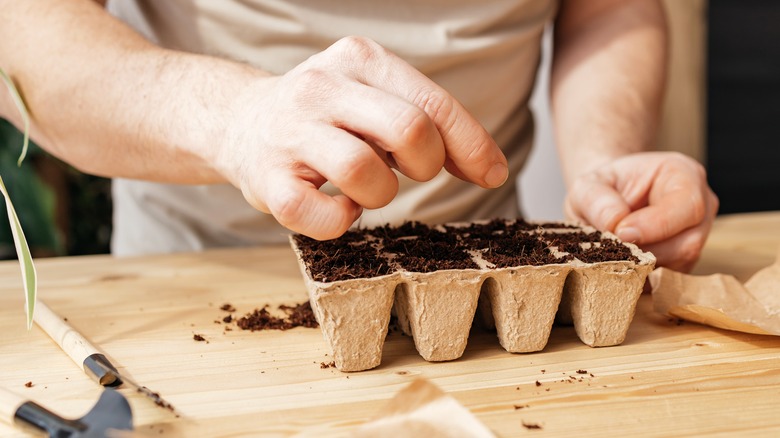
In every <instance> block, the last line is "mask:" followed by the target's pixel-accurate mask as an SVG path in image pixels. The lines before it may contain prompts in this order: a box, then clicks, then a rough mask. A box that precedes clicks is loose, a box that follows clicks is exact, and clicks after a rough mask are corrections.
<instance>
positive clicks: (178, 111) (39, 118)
mask: <svg viewBox="0 0 780 438" xmlns="http://www.w3.org/2000/svg"><path fill="white" fill-rule="evenodd" d="M0 23H2V25H1V26H0V67H2V68H3V69H4V70H5V71H6V72H8V73H9V75H11V77H12V78H13V80H14V82H15V83H16V86H17V87H18V88H19V90H20V92H21V94H22V96H23V98H24V100H25V103H26V104H27V106H28V110H29V112H30V115H31V122H32V129H31V130H32V135H33V138H34V139H35V140H36V142H37V143H39V144H40V145H41V146H43V147H44V148H45V149H47V150H48V151H50V152H51V153H53V154H54V155H56V156H58V157H60V158H62V159H63V160H65V161H67V162H69V163H71V164H73V165H74V166H76V167H78V168H80V169H82V170H84V171H86V172H90V173H95V174H99V175H104V176H123V177H132V178H144V179H150V180H158V181H168V182H182V183H206V182H219V181H223V180H224V179H223V177H222V176H221V175H220V174H219V173H218V172H217V171H216V170H215V169H214V168H213V167H212V165H211V164H210V163H211V162H213V158H214V156H215V155H216V154H218V152H219V151H218V150H219V146H220V139H221V138H222V134H223V133H222V132H221V130H222V129H223V128H224V126H225V124H226V123H227V120H220V118H228V117H230V110H231V108H230V106H231V102H233V101H234V100H235V98H236V96H238V95H239V94H240V93H241V90H242V89H243V87H244V86H246V85H247V84H249V83H252V82H253V81H254V80H255V79H256V78H257V77H258V76H260V75H262V73H261V72H258V71H256V70H254V69H251V68H249V67H247V66H243V65H240V64H236V63H231V62H228V61H223V60H219V59H215V58H209V57H205V56H197V55H191V54H185V53H178V52H172V51H167V50H164V49H162V48H159V47H157V46H155V45H153V44H151V43H149V42H148V41H146V40H145V39H143V38H142V37H141V36H140V35H138V34H137V33H135V32H134V31H133V30H132V29H130V28H129V27H127V26H126V25H124V24H123V23H121V22H119V21H118V20H115V19H114V18H112V17H110V16H109V15H108V14H107V13H106V12H105V11H104V10H103V9H102V8H101V7H100V6H98V5H97V4H95V3H93V2H90V1H86V0H82V1H46V0H26V1H24V2H19V1H13V0H11V1H4V2H2V3H0ZM0 95H2V97H0V115H2V116H3V117H5V118H8V119H9V120H11V121H13V122H15V123H16V124H17V126H19V123H18V122H19V117H18V112H17V110H16V108H15V107H13V105H12V103H11V100H10V98H9V96H8V95H7V93H6V92H5V90H1V91H0Z"/></svg>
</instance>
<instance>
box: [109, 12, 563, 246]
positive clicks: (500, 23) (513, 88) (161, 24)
mask: <svg viewBox="0 0 780 438" xmlns="http://www.w3.org/2000/svg"><path fill="white" fill-rule="evenodd" d="M557 6H558V2H557V1H556V0H396V1H387V0H382V1H380V0H163V1H160V0H113V1H110V2H109V6H108V8H109V11H111V12H112V13H113V14H114V15H115V16H117V17H119V18H120V19H122V20H124V21H125V22H127V23H128V24H129V25H131V26H132V27H134V28H135V29H137V30H138V31H139V32H140V33H142V34H144V35H145V36H146V37H147V38H149V39H150V40H152V41H154V42H156V43H158V44H160V45H161V46H164V47H168V48H172V49H179V50H183V51H188V52H196V53H205V54H209V55H214V56H220V57H224V58H229V59H234V60H237V61H242V62H247V63H250V64H252V65H255V66H258V67H260V68H263V69H265V70H267V71H270V72H272V73H276V74H283V73H285V72H286V71H288V70H290V69H292V68H293V67H294V66H296V65H298V64H299V63H301V62H302V61H304V60H305V59H306V58H308V57H309V56H311V55H313V54H315V53H317V52H320V51H322V50H324V49H325V48H327V47H328V46H330V45H331V44H332V43H334V42H335V41H336V40H338V39H339V38H341V37H344V36H347V35H361V36H365V37H369V38H371V39H373V40H375V41H377V42H378V43H380V44H381V45H383V46H384V47H386V48H388V49H390V50H391V51H393V52H394V53H396V54H398V55H399V56H401V57H402V58H404V59H405V60H406V61H407V62H409V63H410V64H411V65H413V66H414V67H416V68H417V69H418V70H420V71H421V72H422V73H424V74H425V75H427V76H428V77H430V78H431V79H432V80H434V81H435V82H437V83H438V84H440V85H441V86H443V87H444V88H445V89H446V90H448V91H449V92H450V93H451V94H452V95H453V96H455V97H456V98H457V99H458V100H459V101H460V102H461V103H463V105H464V106H465V107H466V108H467V109H468V110H469V112H471V114H473V115H474V116H475V117H476V118H477V119H478V120H479V121H480V122H481V123H482V124H483V125H484V126H485V128H486V129H487V130H488V131H489V132H490V133H491V135H493V137H494V139H495V140H496V142H497V143H498V144H499V146H500V147H501V148H502V149H503V150H504V152H505V154H506V155H507V158H508V160H509V172H510V179H509V181H508V182H507V183H506V184H505V185H504V186H503V187H501V188H499V189H492V190H486V189H482V188H479V187H477V186H475V185H472V184H469V183H465V182H463V181H461V180H459V179H457V178H455V177H453V176H451V175H449V174H448V173H446V172H445V171H442V172H441V173H440V174H439V175H438V176H437V177H436V178H434V179H433V180H432V181H429V182H427V183H417V182H414V181H412V180H409V179H407V178H405V177H403V176H402V175H399V180H400V192H399V195H398V196H397V197H396V198H395V199H394V200H393V201H392V202H391V203H390V204H389V205H388V206H387V207H384V208H381V209H378V210H370V211H368V210H367V211H365V212H364V214H363V216H362V218H361V219H360V220H359V221H358V222H357V223H356V225H359V226H373V225H379V224H384V223H398V222H401V221H403V220H407V219H410V220H420V221H424V222H428V223H437V222H446V221H459V220H472V219H479V218H492V217H515V216H517V215H518V214H519V210H518V206H517V195H516V187H515V184H514V181H515V180H516V176H517V174H518V173H519V172H520V169H521V167H522V165H523V162H524V161H525V159H526V157H527V155H528V152H529V149H530V147H531V142H532V136H533V120H532V116H531V113H530V111H529V109H528V105H527V104H528V99H529V96H530V94H531V88H532V86H533V83H534V78H535V75H536V69H537V66H538V64H539V58H540V44H541V37H542V33H543V30H544V27H545V25H546V24H547V23H548V22H549V21H550V20H551V19H552V17H553V16H554V15H555V12H556V9H557ZM171 165H174V163H172V164H171ZM323 190H327V191H332V190H333V188H332V187H329V186H327V185H326V186H325V187H323ZM113 192H114V193H113V194H114V232H113V237H112V251H113V253H114V254H117V255H130V254H142V253H158V252H175V251H191V250H200V249H204V248H210V247H218V246H228V245H257V244H264V243H280V242H284V241H286V239H287V234H289V231H288V230H286V229H284V228H283V227H281V226H280V225H279V224H278V223H277V222H276V221H275V220H274V218H273V217H272V216H270V215H266V214H263V213H261V212H258V211H256V210H254V209H253V208H252V207H251V206H249V205H248V204H247V203H246V202H245V201H244V199H243V197H242V195H241V193H240V192H239V191H238V190H237V189H235V188H233V187H232V186H228V185H210V186H184V185H170V184H158V183H150V182H143V181H134V180H124V179H117V180H114V184H113Z"/></svg>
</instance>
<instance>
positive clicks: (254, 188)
mask: <svg viewBox="0 0 780 438" xmlns="http://www.w3.org/2000/svg"><path fill="white" fill-rule="evenodd" d="M232 114H235V120H234V123H232V124H231V125H229V126H228V128H227V132H226V139H225V140H226V142H225V144H224V147H222V148H221V150H220V151H219V152H218V153H217V154H216V163H217V168H218V169H219V170H220V172H221V173H222V174H223V175H224V176H225V177H226V178H227V179H228V180H229V181H230V182H231V183H233V184H234V185H235V186H236V187H239V188H240V189H241V190H242V192H243V194H244V197H245V198H246V199H247V200H248V201H249V203H250V204H252V205H253V206H254V207H255V208H257V209H259V210H261V211H264V212H267V213H271V214H272V215H273V216H274V217H275V218H276V219H277V220H278V221H279V222H280V223H281V224H282V225H284V226H285V227H287V228H289V229H291V230H293V231H297V232H300V233H303V234H306V235H308V236H311V237H314V238H317V239H328V238H333V237H337V236H339V235H341V234H342V233H343V232H344V231H346V230H347V228H349V226H350V225H351V224H352V223H353V222H354V221H355V220H356V219H357V218H358V217H359V216H360V214H361V211H362V208H379V207H382V206H384V205H387V204H388V203H389V202H390V201H391V200H392V199H393V198H394V197H395V195H396V193H397V191H398V180H397V178H396V175H395V174H394V173H393V171H392V170H391V168H394V169H397V170H398V171H400V172H401V173H403V174H404V175H406V176H408V177H410V178H412V179H414V180H417V181H427V180H430V179H431V178H433V177H434V176H436V175H437V174H438V173H439V172H440V171H441V169H442V167H444V168H446V169H447V170H448V171H449V172H450V173H452V174H454V175H456V176H458V177H460V178H462V179H464V180H466V181H470V182H473V183H475V184H478V185H480V186H482V187H497V186H499V185H501V184H503V182H504V181H505V180H506V178H507V165H506V158H505V157H504V155H503V153H502V152H501V150H500V149H499V148H498V146H497V145H496V143H495V142H494V141H493V139H492V138H491V137H490V135H489V134H488V133H487V132H486V131H485V129H484V128H483V127H482V126H481V125H480V124H479V123H478V122H477V120H475V119H474V118H473V117H472V116H471V115H469V114H468V112H466V110H465V109H464V108H463V107H462V106H461V104H459V103H458V102H457V101H456V100H455V99H454V98H453V97H452V96H450V95H449V94H448V93H447V92H446V91H445V90H443V89H442V88H441V87H439V86H437V85H436V84H434V83H433V82H432V81H431V80H429V79H428V78H426V77H425V76H424V75H423V74H421V73H420V72H418V71H416V70H415V69H414V68H412V67H411V66H410V65H409V64H407V63H406V62H404V61H402V60H401V59H400V58H398V57H397V56H395V55H393V54H392V53H390V52H389V51H387V50H386V49H384V48H382V47H381V46H379V45H378V44H376V43H375V42H373V41H371V40H368V39H364V38H356V37H349V38H344V39H342V40H340V41H338V42H337V43H335V44H334V45H333V46H331V47H330V48H328V49H327V50H325V51H323V52H321V53H319V54H317V55H315V56H312V57H311V58H309V59H308V60H307V61H305V62H303V63H302V64H300V65H299V66H297V67H296V68H294V69H293V70H291V71H290V72H288V73H287V74H285V75H283V76H281V77H269V78H260V79H258V80H257V82H256V84H255V85H254V86H253V87H250V88H249V89H247V90H245V92H244V93H243V96H242V97H241V98H240V99H239V101H238V102H236V104H235V105H234V106H233V108H232ZM326 181H330V182H331V183H332V184H333V185H335V186H336V187H337V188H338V189H339V190H340V191H341V193H342V194H340V195H337V196H329V195H327V194H325V193H323V192H321V191H319V188H320V187H321V186H322V185H323V184H324V183H325V182H326Z"/></svg>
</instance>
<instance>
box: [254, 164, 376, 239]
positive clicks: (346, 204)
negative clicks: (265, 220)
mask: <svg viewBox="0 0 780 438" xmlns="http://www.w3.org/2000/svg"><path fill="white" fill-rule="evenodd" d="M270 177H271V178H272V180H273V181H274V182H275V184H274V187H273V190H269V191H268V192H267V193H266V195H265V201H264V202H260V203H258V205H254V207H255V208H257V209H258V210H261V211H267V212H269V213H271V214H272V215H273V216H274V217H275V218H276V220H277V221H278V222H279V223H280V224H281V225H282V226H284V227H286V228H288V229H290V230H292V231H295V232H298V233H302V234H305V235H307V236H309V237H311V238H314V239H319V240H325V239H333V238H336V237H338V236H341V235H342V234H344V232H345V231H346V230H347V229H348V228H349V227H350V226H351V225H352V224H353V223H354V222H355V221H356V220H357V218H359V217H360V215H361V213H362V212H363V209H362V207H360V205H358V204H357V203H355V202H354V201H353V200H351V199H349V198H348V197H347V196H344V195H336V196H329V195H327V194H325V193H323V192H321V191H319V187H317V185H316V184H312V183H311V182H309V181H307V180H305V179H301V178H298V177H296V176H293V175H292V174H290V173H287V172H276V173H275V174H273V175H270Z"/></svg>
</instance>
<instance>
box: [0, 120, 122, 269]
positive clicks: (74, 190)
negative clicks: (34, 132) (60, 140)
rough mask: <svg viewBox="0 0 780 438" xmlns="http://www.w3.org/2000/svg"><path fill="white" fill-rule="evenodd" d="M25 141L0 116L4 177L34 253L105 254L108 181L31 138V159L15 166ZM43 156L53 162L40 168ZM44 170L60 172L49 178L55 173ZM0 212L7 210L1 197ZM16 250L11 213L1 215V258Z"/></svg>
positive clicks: (108, 230) (0, 165) (11, 255)
mask: <svg viewBox="0 0 780 438" xmlns="http://www.w3.org/2000/svg"><path fill="white" fill-rule="evenodd" d="M21 145H22V134H21V133H20V132H19V131H18V130H17V129H16V128H15V127H14V126H13V125H11V124H10V123H9V122H7V121H6V120H3V119H0V175H2V176H3V179H4V180H5V185H6V187H7V189H8V193H9V195H10V196H11V199H13V202H14V207H15V209H16V213H17V215H18V216H19V221H20V222H21V224H22V228H23V229H24V232H25V235H26V237H27V241H28V244H29V246H30V249H31V251H32V252H33V255H34V256H56V255H83V254H101V253H107V252H108V251H109V241H110V235H111V186H110V180H108V179H105V178H99V177H95V176H91V175H86V174H83V173H81V172H78V171H77V170H76V169H74V168H72V167H70V166H68V165H66V164H64V163H62V162H61V161H59V160H57V159H55V158H53V157H51V156H50V155H49V154H48V153H46V152H45V151H44V150H42V149H41V148H40V147H38V146H37V145H35V144H34V143H32V142H31V143H30V149H29V151H28V154H27V158H26V159H25V161H24V162H23V163H22V165H21V166H17V159H18V158H19V154H20V152H21V147H22V146H21ZM44 160H46V161H47V162H48V164H50V165H49V166H39V165H38V164H40V163H41V162H42V161H44ZM52 163H53V164H54V165H51V164H52ZM42 172H52V173H57V174H58V175H57V178H51V177H52V176H53V175H43V174H42ZM47 176H48V178H47ZM47 180H55V181H60V183H61V184H62V185H63V186H62V187H51V186H50V185H48V184H47V183H46V182H45V181H47ZM0 211H3V212H4V211H5V200H4V199H2V197H0ZM63 224H64V225H63ZM15 254H16V252H15V249H14V244H13V237H12V236H11V229H10V226H9V223H8V217H7V216H6V215H5V214H0V259H10V258H15V257H16V255H15Z"/></svg>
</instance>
